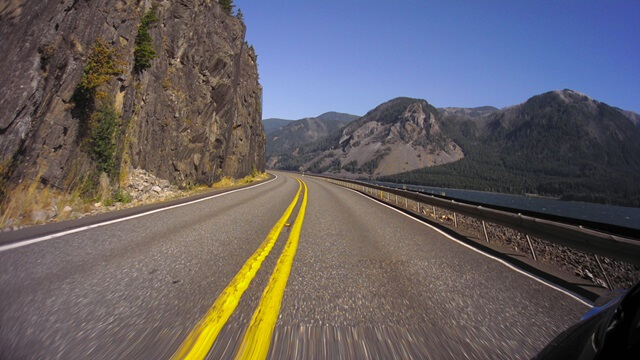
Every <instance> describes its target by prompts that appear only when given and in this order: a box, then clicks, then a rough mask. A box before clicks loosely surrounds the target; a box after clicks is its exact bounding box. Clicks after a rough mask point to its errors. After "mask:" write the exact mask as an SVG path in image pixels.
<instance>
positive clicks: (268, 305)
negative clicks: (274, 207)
mask: <svg viewBox="0 0 640 360" xmlns="http://www.w3.org/2000/svg"><path fill="white" fill-rule="evenodd" d="M298 181H300V180H298ZM302 184H303V185H304V197H303V198H302V205H301V206H300V210H299V211H298V216H297V217H296V221H295V223H294V224H293V227H292V229H291V233H290V234H289V239H288V240H287V244H286V245H285V248H284V250H282V254H281V255H280V258H279V259H278V262H277V264H276V267H275V269H274V270H273V274H271V278H270V279H269V284H267V287H266V288H265V289H264V293H263V294H262V298H261V299H260V303H259V304H258V307H257V308H256V311H255V313H253V317H252V318H251V323H250V324H249V328H248V329H247V332H246V333H245V335H244V338H243V339H242V343H241V344H240V348H239V349H238V353H237V354H236V359H266V358H267V355H268V353H269V346H270V345H271V337H272V335H273V329H274V328H275V325H276V321H277V320H278V314H279V313H280V305H281V304H282V297H283V296H284V290H285V287H286V286H287V280H288V279H289V273H290V272H291V266H292V264H293V258H294V257H295V255H296V249H297V248H298V241H299V239H300V230H301V229H302V222H303V221H304V214H305V211H306V208H307V184H305V183H304V181H303V182H302Z"/></svg>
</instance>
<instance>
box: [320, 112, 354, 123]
mask: <svg viewBox="0 0 640 360" xmlns="http://www.w3.org/2000/svg"><path fill="white" fill-rule="evenodd" d="M359 117H360V116H357V115H351V114H345V113H339V112H335V111H329V112H326V113H324V114H322V115H320V116H316V118H317V119H320V120H328V121H339V122H343V123H348V122H352V121H353V120H356V119H358V118H359Z"/></svg>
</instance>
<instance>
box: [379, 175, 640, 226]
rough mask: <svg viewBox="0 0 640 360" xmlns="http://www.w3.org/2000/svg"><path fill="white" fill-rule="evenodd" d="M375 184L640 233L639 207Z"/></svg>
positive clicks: (416, 186)
mask: <svg viewBox="0 0 640 360" xmlns="http://www.w3.org/2000/svg"><path fill="white" fill-rule="evenodd" d="M372 183H375V184H379V185H383V186H388V187H395V188H401V189H407V190H413V191H420V192H424V193H429V194H434V195H442V196H446V197H448V198H452V199H456V200H460V201H465V200H466V201H473V202H478V203H483V204H487V205H497V206H504V207H509V208H513V209H518V210H527V211H534V212H539V213H546V214H551V215H558V216H564V217H568V218H574V219H579V220H588V221H595V222H599V223H605V224H611V225H618V226H623V227H627V228H631V229H637V230H640V208H633V207H626V206H613V205H604V204H594V203H586V202H578V201H564V200H556V199H549V198H541V197H529V196H522V195H510V194H499V193H491V192H484V191H474V190H457V189H445V188H437V187H429V186H418V185H406V184H395V183H386V182H379V181H372Z"/></svg>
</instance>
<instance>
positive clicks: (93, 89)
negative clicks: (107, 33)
mask: <svg viewBox="0 0 640 360" xmlns="http://www.w3.org/2000/svg"><path fill="white" fill-rule="evenodd" d="M123 71H124V69H123V63H122V61H120V59H119V58H118V54H117V51H116V49H114V48H113V47H112V46H110V45H109V44H107V43H106V42H105V41H104V40H102V38H98V39H96V42H95V44H94V45H93V47H92V48H91V52H90V54H89V58H88V59H87V65H86V66H85V68H84V72H83V73H82V78H81V79H80V83H78V86H77V87H76V90H75V92H74V94H73V100H74V102H75V107H76V108H77V107H87V106H91V105H93V102H94V101H95V100H96V98H101V97H103V96H104V94H103V93H101V92H100V91H99V90H98V88H99V87H100V86H101V85H104V84H106V83H108V82H109V81H111V79H112V78H113V77H114V76H117V75H120V74H121V73H122V72H123Z"/></svg>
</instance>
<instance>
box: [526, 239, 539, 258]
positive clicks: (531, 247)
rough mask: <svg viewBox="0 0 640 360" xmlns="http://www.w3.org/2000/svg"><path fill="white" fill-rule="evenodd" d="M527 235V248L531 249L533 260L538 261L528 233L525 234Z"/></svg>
mask: <svg viewBox="0 0 640 360" xmlns="http://www.w3.org/2000/svg"><path fill="white" fill-rule="evenodd" d="M525 236H526V237H527V242H528V243H529V249H530V250H531V256H533V260H535V261H538V257H537V256H536V252H535V251H533V244H532V243H531V239H530V238H529V235H525Z"/></svg>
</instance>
